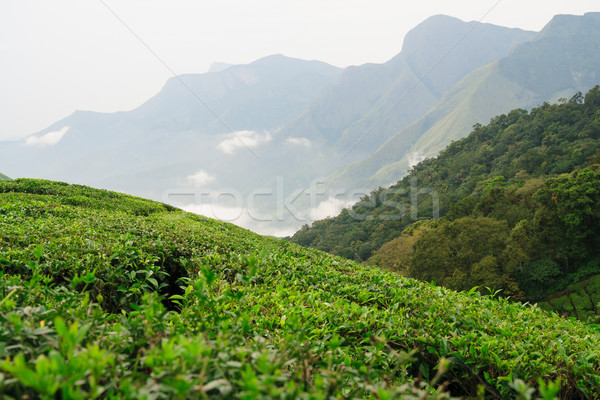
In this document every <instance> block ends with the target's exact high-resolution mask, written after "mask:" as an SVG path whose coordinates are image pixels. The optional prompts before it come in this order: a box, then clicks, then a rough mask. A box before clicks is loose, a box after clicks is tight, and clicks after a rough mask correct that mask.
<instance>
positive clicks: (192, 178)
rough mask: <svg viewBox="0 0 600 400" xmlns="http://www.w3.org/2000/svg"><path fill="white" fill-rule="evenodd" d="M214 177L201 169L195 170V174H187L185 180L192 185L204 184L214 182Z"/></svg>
mask: <svg viewBox="0 0 600 400" xmlns="http://www.w3.org/2000/svg"><path fill="white" fill-rule="evenodd" d="M215 179H216V178H215V176H214V175H211V174H209V173H208V172H206V171H204V170H203V169H201V170H200V171H198V172H196V173H195V174H192V175H189V176H188V177H187V182H188V184H190V185H192V186H206V185H208V184H209V183H212V182H214V181H215Z"/></svg>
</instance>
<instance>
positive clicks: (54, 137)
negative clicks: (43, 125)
mask: <svg viewBox="0 0 600 400" xmlns="http://www.w3.org/2000/svg"><path fill="white" fill-rule="evenodd" d="M68 130H69V127H68V126H65V127H63V128H62V129H61V130H59V131H52V132H48V133H46V134H44V135H42V136H29V137H28V138H26V139H25V146H34V147H47V146H54V145H56V144H57V143H58V142H60V141H61V139H62V138H63V136H64V135H65V133H67V131H68Z"/></svg>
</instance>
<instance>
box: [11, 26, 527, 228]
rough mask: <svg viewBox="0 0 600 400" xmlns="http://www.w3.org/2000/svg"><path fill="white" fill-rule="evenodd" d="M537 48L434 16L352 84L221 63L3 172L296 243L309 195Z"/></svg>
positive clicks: (92, 119)
mask: <svg viewBox="0 0 600 400" xmlns="http://www.w3.org/2000/svg"><path fill="white" fill-rule="evenodd" d="M533 36H534V33H532V32H526V31H522V30H519V29H508V28H503V27H498V26H494V25H490V24H480V23H475V22H463V21H460V20H458V19H456V18H451V17H447V16H434V17H431V18H429V19H427V20H426V21H424V22H423V23H422V24H420V25H418V26H417V27H415V28H414V29H413V30H411V31H410V32H409V33H408V34H407V35H406V37H405V39H404V43H403V45H402V51H401V52H400V54H398V55H397V56H396V57H394V58H393V59H391V60H390V61H389V62H387V63H384V64H380V65H376V64H367V65H363V66H358V67H349V68H347V69H346V70H343V71H342V70H340V69H338V68H336V67H333V66H330V65H327V64H325V63H321V62H318V61H303V60H297V59H291V58H288V57H284V56H281V55H276V56H270V57H266V58H263V59H260V60H257V61H255V62H253V63H250V64H248V65H238V66H228V67H227V66H223V65H220V64H217V65H216V66H215V67H214V68H212V71H213V72H209V73H206V74H198V75H182V76H177V77H173V78H171V79H170V80H169V81H168V82H167V83H166V84H165V86H164V87H163V89H162V90H161V91H160V92H159V93H158V94H157V95H156V96H154V97H153V98H151V99H149V100H148V101H147V102H145V103H144V104H142V105H141V106H140V107H138V108H137V109H135V110H132V111H128V112H118V113H112V114H101V113H94V112H90V111H77V112H75V113H74V114H73V115H71V116H69V117H67V118H65V119H63V120H61V121H59V122H57V123H55V124H53V125H52V126H50V127H49V128H47V129H45V130H43V131H41V132H38V133H36V134H33V135H31V136H29V137H27V138H25V139H24V140H22V141H18V142H12V143H0V159H1V160H2V165H1V167H2V168H3V170H4V171H5V172H7V173H9V174H10V175H11V176H21V177H23V176H25V177H39V178H47V179H56V180H62V181H68V182H73V183H82V184H89V185H93V186H97V187H103V188H107V189H114V190H119V191H124V192H128V193H132V194H136V195H141V196H144V197H147V198H153V199H157V200H162V201H167V202H170V203H173V204H176V205H178V206H181V207H185V208H186V209H189V210H194V211H197V212H202V213H205V214H206V213H208V214H209V215H213V216H217V217H220V218H225V219H236V220H237V223H240V224H242V225H245V226H249V227H252V228H253V229H257V230H260V231H261V232H265V233H270V234H274V235H283V234H286V233H287V234H289V232H290V231H293V230H294V229H297V228H298V227H299V226H301V225H302V223H304V220H305V219H306V218H307V214H311V215H312V213H313V211H314V210H315V207H316V205H314V204H313V203H314V202H313V201H312V199H313V197H311V196H312V195H311V194H310V192H305V193H303V194H302V196H300V197H301V198H300V199H299V201H298V203H297V204H294V205H292V204H291V203H292V202H293V201H294V200H295V199H296V198H297V197H298V196H297V194H298V193H300V189H302V188H305V187H307V186H309V185H311V183H314V182H318V179H320V178H321V177H323V176H327V175H328V174H330V173H331V172H333V171H335V170H336V169H337V168H339V167H341V166H343V165H346V164H348V163H350V162H352V161H357V160H359V159H361V158H363V157H365V156H367V155H368V154H371V153H372V152H373V151H374V150H375V149H377V148H378V147H379V146H380V145H381V144H382V143H384V142H385V141H386V140H388V139H389V138H390V136H392V135H393V134H395V133H396V132H398V130H400V129H401V128H403V127H405V126H408V125H409V124H411V123H414V121H416V120H418V119H419V118H420V117H421V116H422V115H423V114H424V113H425V112H427V110H429V109H430V108H431V107H432V106H433V105H434V104H435V103H436V102H437V101H438V100H439V99H440V98H441V96H443V95H444V93H445V92H446V91H447V90H448V88H450V87H452V86H453V85H454V84H455V83H456V82H457V81H458V80H460V79H461V78H462V77H463V76H465V75H466V74H468V73H469V72H471V71H473V70H475V69H476V68H478V67H480V66H482V65H485V64H488V63H490V62H492V61H494V60H497V59H499V58H501V57H503V56H505V55H506V54H508V52H509V51H510V49H511V48H513V47H514V45H516V44H518V43H522V42H524V41H526V40H529V39H531V38H532V37H533ZM57 160H58V161H57ZM307 194H308V196H307ZM313 206H314V207H313Z"/></svg>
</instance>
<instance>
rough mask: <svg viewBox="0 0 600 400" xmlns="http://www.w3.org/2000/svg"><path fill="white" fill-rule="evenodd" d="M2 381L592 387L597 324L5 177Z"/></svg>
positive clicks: (389, 388)
mask: <svg viewBox="0 0 600 400" xmlns="http://www.w3.org/2000/svg"><path fill="white" fill-rule="evenodd" d="M0 267H1V271H0V359H1V360H3V361H1V362H0V393H2V395H3V398H38V397H39V398H149V399H157V398H182V399H188V398H224V397H226V398H240V399H254V398H290V399H292V398H311V399H325V398H377V399H391V398H403V399H417V398H418V399H424V398H438V399H443V398H450V396H468V397H478V398H522V399H526V398H531V397H541V398H545V399H552V398H555V396H558V397H560V398H598V397H600V390H599V388H600V374H599V373H598V371H599V370H600V364H599V360H600V357H599V356H600V353H598V348H599V347H598V344H599V343H600V334H599V333H598V332H597V331H595V330H594V329H593V328H592V327H589V326H586V325H584V324H582V323H580V322H578V321H575V320H565V319H562V318H560V317H558V316H557V315H555V314H550V313H546V312H545V311H542V310H541V309H539V308H537V307H535V306H533V307H532V306H523V305H520V304H515V303H509V302H507V301H506V300H504V299H494V298H492V297H491V296H482V295H481V294H479V293H476V292H471V293H457V292H454V291H451V290H448V289H443V288H440V287H436V286H434V285H431V284H426V283H421V282H418V281H415V280H412V279H408V278H404V277H401V276H398V275H397V274H393V273H390V272H386V271H383V270H379V269H376V268H372V267H367V266H361V265H359V264H356V263H354V262H352V261H348V260H344V259H341V258H337V257H334V256H330V255H327V254H325V253H321V252H319V251H316V250H309V249H303V248H301V247H299V246H296V245H294V244H291V243H288V242H285V241H280V240H276V239H272V238H266V237H261V236H258V235H255V234H253V233H251V232H248V231H245V230H243V229H241V228H238V227H235V226H233V225H229V224H225V223H221V222H217V221H214V220H210V219H207V218H203V217H199V216H196V215H193V214H187V213H184V212H181V211H179V210H175V209H173V208H171V207H169V206H165V205H163V204H159V203H154V202H150V201H146V200H142V199H138V198H133V197H130V196H126V195H120V194H116V193H112V192H107V191H100V190H93V189H89V188H86V187H81V186H71V185H65V184H61V183H54V182H47V181H36V180H16V181H9V182H0Z"/></svg>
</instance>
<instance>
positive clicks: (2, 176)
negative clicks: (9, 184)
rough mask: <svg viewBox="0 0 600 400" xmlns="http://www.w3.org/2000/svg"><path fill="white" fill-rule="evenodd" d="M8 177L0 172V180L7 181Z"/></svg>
mask: <svg viewBox="0 0 600 400" xmlns="http://www.w3.org/2000/svg"><path fill="white" fill-rule="evenodd" d="M9 180H10V178H9V177H8V176H6V175H4V174H3V173H0V181H9Z"/></svg>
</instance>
